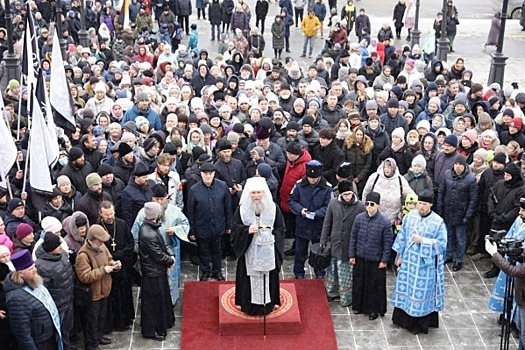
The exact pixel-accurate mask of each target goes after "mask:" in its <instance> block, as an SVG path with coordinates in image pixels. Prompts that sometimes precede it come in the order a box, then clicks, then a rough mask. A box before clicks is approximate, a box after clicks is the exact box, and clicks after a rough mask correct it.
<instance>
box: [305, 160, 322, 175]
mask: <svg viewBox="0 0 525 350" xmlns="http://www.w3.org/2000/svg"><path fill="white" fill-rule="evenodd" d="M322 173H323V164H322V163H321V162H319V161H318V160H311V161H309V162H308V163H306V176H308V177H311V178H314V179H315V178H318V177H321V175H322Z"/></svg>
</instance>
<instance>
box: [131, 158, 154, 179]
mask: <svg viewBox="0 0 525 350" xmlns="http://www.w3.org/2000/svg"><path fill="white" fill-rule="evenodd" d="M149 173H150V171H149V167H148V166H147V165H146V164H144V163H143V162H141V161H138V162H137V164H135V169H133V175H134V176H146V175H149Z"/></svg>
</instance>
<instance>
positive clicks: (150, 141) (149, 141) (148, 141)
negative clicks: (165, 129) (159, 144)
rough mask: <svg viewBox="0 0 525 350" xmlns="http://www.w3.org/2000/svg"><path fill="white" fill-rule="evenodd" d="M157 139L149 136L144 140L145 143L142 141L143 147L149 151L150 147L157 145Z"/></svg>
mask: <svg viewBox="0 0 525 350" xmlns="http://www.w3.org/2000/svg"><path fill="white" fill-rule="evenodd" d="M155 141H157V140H156V139H155V138H153V137H148V138H147V139H145V140H144V143H142V147H144V151H146V152H147V151H149V150H150V149H152V148H153V146H154V145H155Z"/></svg>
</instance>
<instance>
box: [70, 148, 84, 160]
mask: <svg viewBox="0 0 525 350" xmlns="http://www.w3.org/2000/svg"><path fill="white" fill-rule="evenodd" d="M83 155H84V151H82V150H81V149H80V148H78V147H71V149H70V150H69V154H68V160H69V161H70V162H74V161H75V160H77V159H78V158H80V157H82V156H83Z"/></svg>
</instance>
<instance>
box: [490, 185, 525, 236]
mask: <svg viewBox="0 0 525 350" xmlns="http://www.w3.org/2000/svg"><path fill="white" fill-rule="evenodd" d="M523 197H525V187H524V185H523V179H521V178H520V179H519V180H518V181H512V180H511V181H510V182H506V181H505V180H503V179H502V180H499V181H498V182H496V184H495V185H494V187H493V188H492V190H491V191H490V194H489V200H488V211H489V216H490V218H491V219H492V228H493V229H495V230H509V229H510V227H511V226H512V223H513V222H514V220H515V219H516V217H517V216H518V213H519V210H520V198H523Z"/></svg>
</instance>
